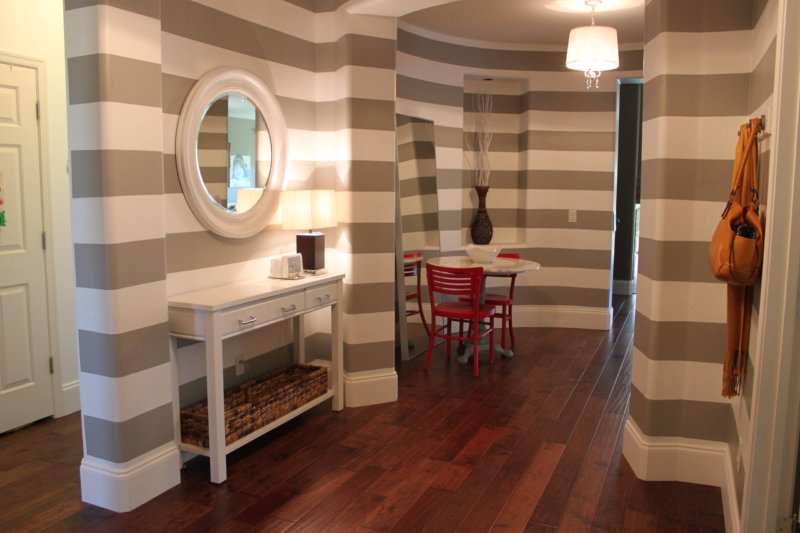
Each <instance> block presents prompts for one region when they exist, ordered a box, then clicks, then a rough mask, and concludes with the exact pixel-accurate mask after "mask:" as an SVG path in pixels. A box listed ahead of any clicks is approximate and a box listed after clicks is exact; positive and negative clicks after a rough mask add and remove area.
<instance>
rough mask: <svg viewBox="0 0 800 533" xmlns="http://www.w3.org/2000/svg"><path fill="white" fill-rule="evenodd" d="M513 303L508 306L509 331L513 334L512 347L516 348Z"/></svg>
mask: <svg viewBox="0 0 800 533" xmlns="http://www.w3.org/2000/svg"><path fill="white" fill-rule="evenodd" d="M512 307H513V304H512V305H509V306H508V332H509V334H510V335H511V349H512V350H513V349H514V312H513V311H514V310H513V309H512Z"/></svg>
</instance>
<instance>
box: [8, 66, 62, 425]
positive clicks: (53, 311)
mask: <svg viewBox="0 0 800 533" xmlns="http://www.w3.org/2000/svg"><path fill="white" fill-rule="evenodd" d="M0 63H5V64H11V65H15V66H19V67H25V68H32V69H34V70H35V71H36V99H37V100H38V102H39V117H38V121H37V122H38V127H39V179H40V181H41V198H39V201H40V203H41V209H42V227H43V228H44V231H45V233H46V234H47V235H48V237H49V236H51V235H53V231H52V227H53V220H52V214H53V213H52V211H53V210H52V205H51V202H50V198H51V195H52V193H53V190H52V184H51V183H50V179H49V178H50V169H49V165H48V163H49V161H48V159H49V158H48V157H47V154H48V153H49V152H48V144H47V140H48V138H49V137H48V132H47V109H48V105H47V94H46V90H45V89H46V87H47V81H46V72H45V71H46V68H45V62H44V61H43V60H40V59H36V58H31V57H25V56H18V55H10V54H4V53H0ZM48 240H51V239H48ZM52 251H53V243H52V242H48V243H47V246H46V248H45V250H44V256H45V260H44V263H45V264H44V271H45V292H46V294H47V302H46V304H47V334H48V346H49V347H50V350H49V351H50V354H49V357H52V358H53V372H52V373H51V374H50V386H51V388H52V391H53V409H52V411H53V416H55V417H59V416H63V415H65V414H68V410H69V406H67V405H65V404H66V402H65V398H64V387H63V385H62V383H61V364H60V363H61V358H60V357H59V355H60V346H61V345H60V344H59V332H58V328H57V324H58V307H57V301H56V298H55V295H56V293H57V291H56V282H57V280H56V277H55V272H56V262H57V261H56V254H54V253H53V252H52ZM64 259H65V260H66V258H64ZM69 260H70V261H72V257H71V256H70V257H69ZM70 311H71V312H72V313H73V315H74V310H73V309H70Z"/></svg>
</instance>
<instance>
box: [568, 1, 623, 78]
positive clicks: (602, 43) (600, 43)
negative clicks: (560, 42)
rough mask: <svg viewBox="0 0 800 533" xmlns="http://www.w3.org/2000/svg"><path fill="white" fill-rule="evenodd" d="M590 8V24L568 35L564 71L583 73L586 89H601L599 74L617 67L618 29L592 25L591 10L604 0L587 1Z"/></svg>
mask: <svg viewBox="0 0 800 533" xmlns="http://www.w3.org/2000/svg"><path fill="white" fill-rule="evenodd" d="M584 3H585V4H586V5H587V6H589V7H590V8H591V9H592V25H591V26H579V27H577V28H573V29H572V31H570V32H569V45H568V46H567V68H568V69H571V70H582V71H583V74H584V75H585V76H586V88H587V89H591V88H592V82H594V86H595V88H597V87H599V86H600V73H601V72H603V71H604V70H614V69H615V68H619V51H618V48H617V30H616V29H614V28H612V27H610V26H595V24H594V10H595V8H596V7H597V6H599V5H600V4H602V3H603V0H586V1H585V2H584Z"/></svg>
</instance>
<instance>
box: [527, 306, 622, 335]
mask: <svg viewBox="0 0 800 533" xmlns="http://www.w3.org/2000/svg"><path fill="white" fill-rule="evenodd" d="M612 318H613V315H612V310H611V308H610V307H606V308H604V307H578V306H568V305H515V306H514V327H521V328H525V327H528V328H579V329H601V330H608V329H610V328H611V319H612Z"/></svg>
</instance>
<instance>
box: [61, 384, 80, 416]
mask: <svg viewBox="0 0 800 533" xmlns="http://www.w3.org/2000/svg"><path fill="white" fill-rule="evenodd" d="M61 394H62V395H63V397H64V403H63V409H64V411H63V413H59V415H58V416H66V415H68V414H70V413H74V412H76V411H80V410H81V384H80V382H79V381H72V382H70V383H64V384H63V385H62V386H61Z"/></svg>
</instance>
